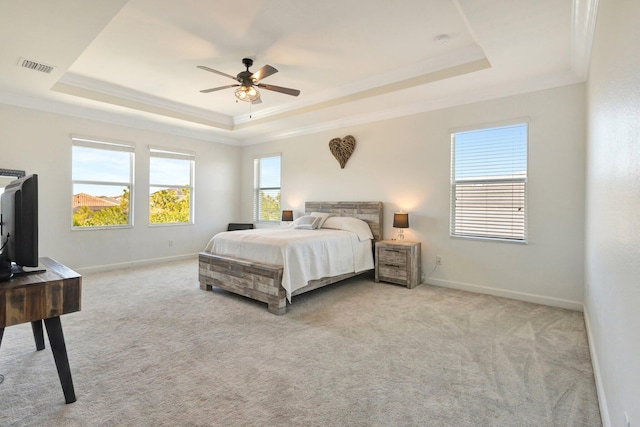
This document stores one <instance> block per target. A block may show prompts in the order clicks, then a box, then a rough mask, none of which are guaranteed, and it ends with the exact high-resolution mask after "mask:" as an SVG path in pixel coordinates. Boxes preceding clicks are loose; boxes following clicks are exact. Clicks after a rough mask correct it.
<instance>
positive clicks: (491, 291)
mask: <svg viewBox="0 0 640 427" xmlns="http://www.w3.org/2000/svg"><path fill="white" fill-rule="evenodd" d="M424 283H427V284H429V285H434V286H440V287H443V288H451V289H460V290H463V291H469V292H476V293H479V294H487V295H493V296H497V297H503V298H510V299H515V300H519V301H526V302H533V303H536V304H543V305H549V306H552V307H559V308H566V309H569V310H574V311H582V309H583V305H582V303H581V302H578V301H570V300H565V299H561V298H553V297H547V296H543V295H535V294H528V293H526V292H516V291H509V290H506V289H498V288H490V287H487V286H480V285H474V284H471V283H462V282H453V281H451V280H442V279H435V278H429V279H427V280H426V281H425V282H424Z"/></svg>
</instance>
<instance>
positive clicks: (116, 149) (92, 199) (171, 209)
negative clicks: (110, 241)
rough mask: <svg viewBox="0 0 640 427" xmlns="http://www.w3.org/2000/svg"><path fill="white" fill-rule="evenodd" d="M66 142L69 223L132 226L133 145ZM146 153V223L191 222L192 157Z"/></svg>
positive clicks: (155, 151) (76, 225)
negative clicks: (70, 146) (69, 157)
mask: <svg viewBox="0 0 640 427" xmlns="http://www.w3.org/2000/svg"><path fill="white" fill-rule="evenodd" d="M72 140H73V150H72V178H73V214H72V215H73V216H72V224H73V227H74V228H92V227H95V228H98V227H118V226H120V227H122V226H127V225H133V218H132V209H131V207H132V206H133V194H132V188H133V179H132V177H133V170H134V151H135V147H134V146H132V145H128V144H123V143H110V142H102V141H95V140H88V139H85V138H76V137H74V138H72ZM149 156H150V157H149V171H150V173H149V181H150V186H149V223H150V224H180V223H183V224H184V223H189V222H191V221H192V215H191V211H192V208H191V203H192V193H193V178H192V176H193V167H194V155H193V154H189V153H182V152H174V151H170V150H163V149H158V148H150V149H149ZM136 193H137V192H136Z"/></svg>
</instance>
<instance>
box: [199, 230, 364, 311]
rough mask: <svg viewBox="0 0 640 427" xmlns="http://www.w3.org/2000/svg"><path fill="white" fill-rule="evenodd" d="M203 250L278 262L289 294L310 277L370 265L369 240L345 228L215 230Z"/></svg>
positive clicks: (344, 272) (276, 263)
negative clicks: (215, 232) (216, 232)
mask: <svg viewBox="0 0 640 427" xmlns="http://www.w3.org/2000/svg"><path fill="white" fill-rule="evenodd" d="M205 252H210V253H212V254H215V255H221V256H232V257H235V258H242V259H246V260H251V261H258V262H263V263H268V264H275V265H282V266H283V272H282V287H283V288H284V289H285V290H286V292H287V299H288V300H289V302H291V294H292V293H293V292H295V291H296V290H297V289H299V288H302V287H304V286H306V284H307V282H309V281H310V280H315V279H321V278H323V277H330V276H337V275H340V274H346V273H359V272H361V271H365V270H371V269H373V268H374V264H373V251H372V246H371V240H369V239H365V240H362V241H361V240H360V239H359V238H358V235H357V234H356V233H354V232H351V231H346V230H333V229H324V228H323V229H317V230H301V229H295V228H290V227H282V228H260V229H253V230H241V231H229V232H223V233H218V234H216V235H215V236H213V238H212V239H211V240H210V241H209V243H208V244H207V247H206V248H205Z"/></svg>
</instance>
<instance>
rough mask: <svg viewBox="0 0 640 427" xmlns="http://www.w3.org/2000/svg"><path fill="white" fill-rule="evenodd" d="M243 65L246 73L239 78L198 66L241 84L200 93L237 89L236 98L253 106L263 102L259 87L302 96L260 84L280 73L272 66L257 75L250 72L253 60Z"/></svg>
mask: <svg viewBox="0 0 640 427" xmlns="http://www.w3.org/2000/svg"><path fill="white" fill-rule="evenodd" d="M242 63H243V64H244V66H245V67H247V70H246V71H241V72H240V73H238V75H237V76H235V77H233V76H232V75H230V74H227V73H223V72H222V71H218V70H214V69H213V68H209V67H205V66H204V65H198V68H200V69H201V70H205V71H210V72H212V73H216V74H220V75H221V76H225V77H229V78H230V79H233V80H236V81H237V82H238V83H239V84H233V85H227V86H220V87H214V88H211V89H204V90H201V91H200V92H202V93H209V92H215V91H217V90H221V89H228V88H231V87H237V88H238V89H236V91H235V94H236V98H237V99H239V100H240V101H246V102H251V103H252V104H259V103H261V102H262V101H261V100H260V92H258V90H257V89H256V87H259V88H261V89H266V90H272V91H274V92H280V93H284V94H286V95H291V96H298V95H300V91H299V90H297V89H289V88H287V87H281V86H274V85H266V84H264V83H260V80H262V79H264V78H267V77H269V76H270V75H272V74H275V73H277V72H278V70H277V69H275V68H274V67H272V66H271V65H265V66H264V67H262V68H260V69H259V70H258V71H256V72H255V73H252V72H251V71H249V67H251V66H252V65H253V59H251V58H243V59H242Z"/></svg>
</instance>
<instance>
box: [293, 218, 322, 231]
mask: <svg viewBox="0 0 640 427" xmlns="http://www.w3.org/2000/svg"><path fill="white" fill-rule="evenodd" d="M320 222H321V221H320V218H317V217H313V216H311V215H306V216H301V217H300V218H298V219H296V220H295V221H294V222H293V228H295V229H297V230H315V229H316V228H320Z"/></svg>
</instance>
